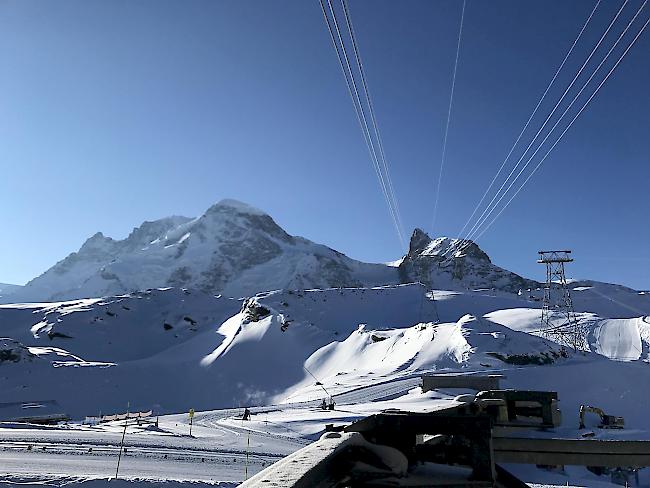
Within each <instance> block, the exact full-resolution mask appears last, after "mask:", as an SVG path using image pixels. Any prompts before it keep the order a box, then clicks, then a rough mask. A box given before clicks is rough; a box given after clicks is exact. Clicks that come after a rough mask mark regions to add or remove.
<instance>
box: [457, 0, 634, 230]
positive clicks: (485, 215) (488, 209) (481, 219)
mask: <svg viewBox="0 0 650 488" xmlns="http://www.w3.org/2000/svg"><path fill="white" fill-rule="evenodd" d="M628 1H629V0H625V2H624V3H623V5H622V6H621V8H620V9H619V10H618V12H617V13H616V15H615V16H614V19H613V20H612V21H611V22H610V24H609V26H608V27H607V29H606V30H605V33H604V34H603V35H602V36H601V38H600V40H599V41H598V43H597V44H596V46H595V47H594V48H593V49H592V51H591V53H590V54H589V56H588V57H587V59H586V60H585V62H584V63H583V64H582V66H581V67H580V69H579V70H578V73H577V74H576V75H575V76H574V77H573V80H572V81H571V83H570V84H569V86H568V87H567V88H566V89H565V90H564V93H562V96H561V97H560V99H559V100H558V102H557V103H556V104H555V106H554V107H553V110H551V113H550V114H549V115H548V116H547V117H546V119H545V120H544V123H543V124H542V126H541V127H540V128H539V130H538V131H537V133H536V134H535V137H533V139H532V141H531V142H530V144H528V146H527V147H526V150H525V151H524V152H523V154H522V155H521V157H520V158H519V160H518V161H517V164H515V166H514V168H512V170H511V171H510V173H509V174H508V177H507V178H506V179H505V181H504V182H503V184H502V185H501V187H500V188H499V190H498V191H497V193H496V194H495V195H494V197H493V198H492V200H491V201H490V203H489V204H488V206H487V207H486V208H485V210H483V213H482V214H481V216H480V217H479V219H478V220H477V221H476V223H475V224H474V226H473V227H472V229H471V230H470V233H469V234H468V236H467V237H466V239H471V238H473V237H475V234H476V233H477V232H478V230H479V229H480V227H481V226H482V225H483V224H484V223H485V221H486V220H487V219H488V218H489V217H490V215H491V214H492V212H494V209H495V208H496V207H497V206H498V205H499V203H500V202H501V200H503V198H504V197H505V195H506V194H507V193H508V191H509V190H510V188H512V186H513V185H514V184H515V182H516V181H517V179H518V178H519V176H520V175H521V174H522V173H523V171H524V170H525V169H526V168H527V167H528V164H529V163H530V161H531V159H532V158H533V157H534V156H535V155H536V154H537V152H538V151H539V149H540V148H541V146H542V145H543V144H544V142H545V141H546V140H547V139H548V137H549V136H550V134H551V133H552V132H553V130H554V129H555V127H557V125H558V124H559V123H560V121H561V120H562V118H563V117H564V115H565V114H566V113H567V112H568V110H569V109H570V108H571V106H572V105H573V103H575V101H576V100H577V99H578V97H579V96H580V95H581V94H582V92H583V91H584V89H585V88H586V87H587V85H588V84H589V82H590V81H591V80H592V79H593V77H594V75H595V74H596V73H597V71H598V70H599V69H600V67H601V66H602V65H603V63H604V62H605V60H606V59H607V58H608V57H609V55H610V54H611V52H612V50H613V49H614V48H615V47H616V46H617V45H618V42H619V41H620V40H621V38H622V37H623V35H624V34H625V33H626V32H627V31H628V29H629V28H630V25H631V24H632V22H634V20H635V19H636V17H637V16H638V15H639V13H640V12H641V10H642V9H643V7H644V6H645V2H644V4H643V5H642V6H641V8H640V9H639V10H638V11H637V14H636V15H635V16H634V18H633V19H632V21H631V22H630V23H629V24H628V25H627V27H626V28H625V30H624V31H623V33H622V34H621V35H620V36H619V38H618V39H617V40H616V42H615V43H614V46H613V47H612V48H611V49H610V50H609V52H608V53H607V54H606V55H605V57H604V58H603V60H602V61H601V63H600V64H599V65H598V67H597V68H596V69H595V70H594V72H593V73H592V75H591V76H590V77H589V79H588V80H587V82H586V83H585V84H584V85H583V86H582V89H581V90H580V91H579V92H578V94H577V95H576V96H575V97H574V99H573V100H572V101H571V103H570V104H569V106H568V107H567V109H566V110H565V111H564V112H563V113H562V115H560V117H559V119H558V120H557V122H556V123H555V125H554V126H553V127H552V128H551V130H550V131H549V132H548V134H547V135H546V137H545V138H544V139H543V140H542V142H541V143H540V144H539V146H537V150H536V151H535V152H534V153H533V156H531V158H530V159H529V160H528V161H527V162H526V163H525V164H524V166H523V167H522V168H521V170H520V171H519V173H517V176H515V178H514V179H513V180H512V182H511V183H510V184H509V186H508V188H506V189H505V191H503V192H502V191H501V190H503V187H504V186H505V185H506V184H508V181H509V180H510V178H511V177H512V175H513V174H514V173H515V171H517V169H518V168H519V165H520V164H521V162H522V161H523V160H524V158H525V157H526V154H528V151H529V150H530V148H531V147H532V146H533V144H534V143H535V141H536V140H537V138H538V137H539V135H540V134H541V133H542V131H543V130H544V128H545V127H546V124H548V122H549V120H551V118H552V117H553V115H554V114H555V112H556V110H557V109H558V107H559V106H560V104H561V103H562V101H563V100H564V98H565V97H566V95H567V93H568V92H569V90H570V89H571V88H572V87H573V85H574V84H575V82H576V81H577V80H578V78H579V77H580V75H581V74H582V72H583V71H584V69H585V67H586V66H587V64H588V63H589V61H591V58H592V57H593V55H594V54H595V52H596V50H597V49H598V48H599V47H600V45H601V44H602V42H603V40H604V39H605V37H606V36H607V34H608V33H609V31H610V30H611V28H612V26H613V25H614V23H615V22H616V20H618V17H619V16H620V14H621V12H622V11H623V8H624V7H625V6H626V5H627V3H628ZM497 197H499V198H498V200H497V201H496V202H495V200H496V199H497Z"/></svg>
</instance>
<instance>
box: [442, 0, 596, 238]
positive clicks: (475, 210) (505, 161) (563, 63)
mask: <svg viewBox="0 0 650 488" xmlns="http://www.w3.org/2000/svg"><path fill="white" fill-rule="evenodd" d="M600 2H601V0H598V1H597V2H596V4H595V5H594V8H593V9H592V10H591V13H590V14H589V17H587V20H586V21H585V23H584V24H583V26H582V29H580V32H579V33H578V36H577V37H576V38H575V40H574V41H573V44H571V47H570V48H569V51H568V52H567V53H566V55H565V56H564V59H563V60H562V62H561V63H560V66H559V67H558V68H557V70H556V71H555V74H554V75H553V78H551V81H550V82H549V84H548V85H547V86H546V89H545V90H544V93H542V96H541V97H540V99H539V101H538V102H537V105H535V108H534V109H533V112H532V113H531V114H530V117H528V120H527V121H526V123H525V124H524V127H523V129H521V132H519V135H518V136H517V139H516V140H515V142H514V144H513V145H512V147H511V148H510V151H508V154H507V155H506V157H505V159H504V160H503V162H502V163H501V165H500V166H499V169H498V170H497V172H496V174H495V175H494V177H493V178H492V181H491V182H490V184H489V185H488V187H487V189H486V190H485V193H483V196H482V197H481V199H480V200H479V202H478V203H477V204H476V206H475V207H474V210H473V211H472V214H471V215H470V216H469V218H468V219H467V221H466V222H465V224H464V225H463V227H462V228H461V229H460V232H459V233H458V236H459V237H460V236H462V235H463V232H465V229H466V228H467V226H468V225H469V223H470V222H471V221H472V219H473V218H474V215H476V212H477V211H478V209H479V208H481V205H482V204H483V202H484V201H485V198H486V197H487V195H488V193H489V192H490V190H491V189H492V187H493V186H494V183H495V182H496V180H497V179H498V178H499V175H500V174H501V172H502V171H503V168H504V167H505V166H506V164H507V162H508V161H509V160H510V156H512V153H513V152H514V150H515V148H516V147H517V144H519V141H520V140H521V138H522V136H523V135H524V132H526V129H528V126H529V125H530V123H531V121H532V120H533V117H534V116H535V114H536V113H537V110H539V107H540V106H541V104H542V102H543V101H544V99H545V98H546V95H547V94H548V92H549V90H550V89H551V86H553V83H555V80H556V79H557V77H558V75H559V74H560V71H561V70H562V68H563V67H564V65H565V64H566V62H567V60H568V59H569V56H571V53H572V52H573V50H574V49H575V47H576V44H578V41H579V40H580V38H581V37H582V34H583V32H584V31H585V29H586V28H587V25H589V22H591V18H592V17H593V16H594V13H595V12H596V9H597V8H598V6H599V5H600ZM456 247H458V246H452V248H454V249H455V248H456Z"/></svg>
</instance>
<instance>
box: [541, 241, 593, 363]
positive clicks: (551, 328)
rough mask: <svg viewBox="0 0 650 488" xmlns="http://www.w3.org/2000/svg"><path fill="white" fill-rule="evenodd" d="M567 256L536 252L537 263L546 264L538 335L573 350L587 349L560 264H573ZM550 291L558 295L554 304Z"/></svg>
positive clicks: (562, 267)
mask: <svg viewBox="0 0 650 488" xmlns="http://www.w3.org/2000/svg"><path fill="white" fill-rule="evenodd" d="M570 254H571V251H539V259H538V260H537V262H538V263H541V264H545V265H546V284H545V286H544V304H543V306H542V327H541V330H540V332H541V334H542V336H544V337H546V338H547V339H549V340H552V341H554V342H557V343H558V344H561V345H563V346H567V347H570V348H572V349H573V350H574V351H577V350H585V349H586V348H587V333H586V330H585V328H584V327H583V326H582V325H580V324H579V323H578V320H577V318H576V313H575V310H574V309H573V302H572V301H571V293H569V286H568V285H567V281H566V275H565V274H564V264H565V263H570V262H572V261H573V258H571V256H570ZM554 288H555V291H556V294H557V295H558V296H556V297H555V299H556V301H555V302H553V301H552V298H553V297H552V293H551V290H553V289H554Z"/></svg>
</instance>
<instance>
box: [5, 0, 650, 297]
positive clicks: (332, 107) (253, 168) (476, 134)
mask: <svg viewBox="0 0 650 488" xmlns="http://www.w3.org/2000/svg"><path fill="white" fill-rule="evenodd" d="M621 3H622V2H621V1H613V0H603V1H602V5H601V7H599V10H598V11H597V13H596V15H595V17H594V19H593V24H591V26H590V29H589V30H588V31H587V32H586V33H585V38H584V41H585V42H584V43H581V44H580V45H579V46H578V48H577V51H576V57H575V58H573V59H572V60H570V61H569V64H568V66H567V68H568V69H567V71H566V75H565V76H564V77H560V79H559V80H558V81H559V82H560V85H562V86H566V84H568V81H569V79H570V76H572V75H573V73H575V72H576V71H577V68H578V66H579V64H580V62H581V61H582V60H584V58H585V57H586V54H587V52H588V49H590V48H591V46H593V44H594V43H595V41H596V39H597V38H598V37H599V36H600V34H601V33H602V32H603V31H604V29H605V26H606V25H607V23H608V22H609V20H610V19H611V18H612V16H613V14H614V13H615V11H616V9H617V8H618V7H619V6H620V5H621ZM640 3H641V1H640V0H631V1H630V3H629V6H628V7H627V10H626V11H625V12H626V15H625V18H626V19H629V18H630V17H631V15H632V14H633V12H634V11H635V10H636V8H637V7H638V6H639V5H640ZM593 5H594V1H592V0H589V1H587V0H584V1H583V0H573V1H571V2H567V1H565V0H556V1H519V0H507V1H506V0H495V1H490V2H485V1H479V0H468V3H467V11H466V18H465V32H464V36H463V40H462V46H461V52H460V63H459V67H458V78H457V85H456V97H455V102H454V109H453V113H452V119H451V127H450V131H449V142H448V154H447V162H446V167H445V174H444V180H443V184H442V192H441V194H440V207H439V216H438V224H437V229H436V234H444V235H454V234H457V233H458V231H459V230H460V228H461V226H462V224H463V223H464V222H465V220H466V219H467V218H468V217H469V214H470V212H471V210H472V209H473V208H474V205H475V204H476V203H477V201H478V199H479V198H480V196H481V195H482V193H483V191H484V190H485V188H486V186H487V184H488V182H489V180H490V179H491V178H492V176H493V175H494V173H495V172H496V169H497V167H498V165H499V164H500V162H501V161H502V160H503V158H504V157H505V155H506V154H507V152H508V150H509V148H510V147H511V145H512V143H513V142H514V139H515V138H516V136H517V134H518V133H519V131H520V130H521V128H522V126H523V124H524V122H525V121H526V119H527V117H528V116H529V114H530V112H531V111H532V109H533V107H534V105H535V103H536V102H537V100H538V98H539V96H540V95H541V93H542V91H543V90H544V88H545V87H546V85H547V83H548V81H549V80H550V77H551V76H552V74H553V73H554V71H555V69H556V68H557V66H558V65H559V63H560V61H561V59H562V57H563V56H564V54H565V53H566V51H567V50H568V48H569V46H570V44H571V42H572V41H573V39H574V38H575V36H576V35H577V33H578V30H579V29H580V27H581V26H582V23H583V22H584V20H585V19H586V17H587V15H588V13H589V12H590V10H591V9H592V7H593ZM460 9H461V2H460V1H459V0H453V1H451V0H437V1H408V2H397V1H385V0H350V10H351V14H352V18H353V20H354V23H355V28H356V33H357V36H358V41H359V45H360V49H361V53H362V56H363V59H364V62H365V65H366V70H367V75H368V81H369V84H370V89H371V92H372V95H373V97H374V102H375V108H376V112H377V117H378V119H379V123H380V126H381V129H382V132H383V136H384V143H385V148H386V152H387V154H388V157H389V159H390V161H391V167H392V174H393V179H394V183H395V190H396V193H397V196H398V199H399V202H400V205H401V209H402V214H403V217H404V222H405V226H406V227H407V233H410V231H411V230H412V228H413V227H415V226H420V227H423V228H425V229H426V230H429V227H430V222H431V215H432V210H433V201H434V188H435V179H436V175H437V172H438V168H439V164H440V153H441V146H442V135H443V131H444V123H445V118H446V112H447V104H448V96H449V87H450V81H451V71H452V66H453V59H454V54H455V44H456V34H457V29H458V21H459V18H460ZM647 10H648V11H645V12H643V13H642V15H641V18H642V19H643V20H645V19H646V18H647V16H648V15H650V8H648V9H647ZM623 26H624V24H621V25H620V26H619V27H618V30H617V32H619V31H620V30H622V28H623ZM613 39H614V38H611V40H610V41H609V43H610V44H608V45H611V43H612V42H613ZM649 54H650V29H649V30H648V31H647V32H646V33H644V35H643V36H642V37H641V38H640V39H639V41H638V43H637V45H636V46H635V47H634V48H633V49H632V50H631V51H630V53H629V55H628V57H627V58H625V60H624V61H623V62H622V64H621V65H620V67H619V70H618V71H617V72H616V73H614V75H613V76H612V78H611V79H610V80H609V81H608V82H607V84H606V85H605V86H604V87H603V89H602V91H601V92H600V93H599V95H597V97H596V98H595V99H594V101H593V103H592V105H591V106H590V107H589V108H588V109H587V110H586V111H585V112H584V114H583V115H582V117H581V118H580V119H578V121H577V122H576V124H575V125H574V126H573V128H572V129H571V130H570V131H569V132H568V133H567V135H566V136H565V139H564V140H563V141H562V142H561V143H560V144H559V145H558V146H557V148H556V150H555V151H554V153H552V155H551V156H550V157H549V159H548V160H547V161H546V163H545V164H544V166H542V168H541V170H540V171H539V173H538V174H537V175H536V176H535V177H534V179H533V180H531V182H530V185H529V186H528V187H527V189H526V190H525V192H523V193H522V194H520V196H519V197H518V198H517V199H516V200H515V202H513V204H512V205H511V206H510V207H509V208H508V210H507V211H506V212H505V213H504V214H503V215H502V216H501V218H500V219H499V220H498V221H497V223H496V224H495V225H494V226H493V227H492V228H491V229H490V231H489V232H488V233H486V234H485V235H484V236H483V237H482V238H481V239H480V240H479V244H480V246H481V247H482V248H483V249H485V250H486V252H488V254H489V255H490V256H491V257H492V258H493V261H494V262H496V263H497V264H499V265H502V266H504V267H506V268H509V269H512V270H513V271H516V272H519V273H521V274H523V275H525V276H528V277H533V278H538V279H541V278H542V277H543V269H541V267H540V265H537V264H536V263H535V259H536V257H537V256H536V252H537V251H538V250H539V249H541V248H554V247H561V248H571V249H573V250H574V255H575V258H576V262H575V263H574V264H572V265H571V274H572V275H573V276H575V277H582V278H593V279H599V280H605V281H611V282H619V283H623V284H627V285H630V286H634V287H637V288H646V289H647V288H650V256H649V253H648V250H649V249H650V245H649V244H648V243H649V242H650V225H648V220H649V215H650V201H649V194H650V192H649V186H650V164H649V163H650V137H648V135H649V134H650V133H649V121H648V114H650V95H649V93H650V92H649V91H648V86H650V55H649ZM0 66H1V69H0V148H1V149H0V169H1V175H2V176H1V177H0V208H2V210H3V215H4V216H5V217H4V219H3V224H2V233H1V235H0V282H2V281H5V282H14V283H24V282H26V281H27V280H29V279H31V278H32V277H34V276H36V275H37V274H39V273H41V272H43V271H44V270H46V269H47V268H48V267H50V266H51V265H52V264H54V262H56V261H57V260H59V259H62V258H63V257H65V256H66V255H67V254H68V253H70V252H72V251H75V250H77V249H78V248H79V246H80V245H81V244H82V243H83V241H84V240H85V239H86V238H88V237H89V236H90V235H92V234H93V233H95V232H96V231H99V230H101V231H103V232H104V233H105V234H106V235H109V236H112V237H114V238H123V237H125V236H126V235H127V234H128V233H129V232H130V230H131V229H132V228H133V227H135V226H137V225H139V224H140V223H141V222H142V221H144V220H147V219H149V220H152V219H155V218H160V217H163V216H167V215H170V214H181V215H188V216H195V215H198V214H200V213H202V212H203V211H204V210H205V209H206V208H207V207H209V206H210V205H211V204H212V203H214V202H216V201H217V200H220V199H222V198H226V197H231V198H236V199H239V200H243V201H245V202H248V203H250V204H252V205H255V206H258V207H260V208H262V209H264V210H266V211H268V212H269V213H270V214H271V215H272V216H273V217H274V218H275V219H276V220H277V221H278V223H279V224H281V225H282V226H283V227H284V228H285V229H286V230H287V231H288V232H290V233H293V234H299V235H303V236H305V237H308V238H310V239H312V240H315V241H317V242H322V243H326V244H328V245H330V246H331V247H334V248H336V249H338V250H340V251H342V252H345V253H346V254H348V255H349V256H351V257H354V258H357V259H362V260H366V261H387V260H392V259H396V258H397V257H399V256H400V254H401V253H402V249H400V246H399V243H398V241H397V239H396V236H395V233H394V230H393V228H392V227H391V224H390V220H389V216H388V212H387V209H386V206H385V203H384V202H383V200H382V197H381V194H380V192H379V187H378V184H377V180H376V177H375V175H374V174H373V172H372V168H371V165H370V161H369V158H368V155H367V152H366V149H365V146H364V144H363V140H362V137H361V132H360V130H359V127H358V125H357V121H356V119H355V116H354V112H353V110H352V105H351V102H350V99H349V97H348V94H347V92H346V89H345V85H344V82H343V78H342V75H341V72H340V69H339V67H338V64H337V60H336V57H335V55H334V51H333V49H332V46H331V44H330V40H329V37H328V34H327V31H326V29H325V24H324V22H323V18H322V15H321V12H320V8H319V5H318V2H317V1H316V0H296V1H274V2H268V1H249V0H244V1H223V0H220V1H196V0H191V1H186V0H184V1H180V0H178V1H163V0H140V1H138V0H129V1H127V0H113V1H98V0H94V1H88V0H79V1H70V0H61V1H58V2H42V1H30V0H5V1H2V2H0ZM552 93H553V94H554V99H557V98H558V97H559V92H558V91H556V92H552ZM543 108H545V109H546V111H548V109H549V108H550V106H548V107H546V106H544V107H543ZM535 127H538V126H535Z"/></svg>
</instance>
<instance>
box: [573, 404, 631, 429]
mask: <svg viewBox="0 0 650 488" xmlns="http://www.w3.org/2000/svg"><path fill="white" fill-rule="evenodd" d="M586 413H595V414H596V415H598V416H599V417H600V425H599V426H598V428H599V429H623V428H625V419H624V418H623V417H617V416H616V415H607V414H606V413H605V412H604V411H603V409H602V408H598V407H592V406H591V405H580V427H579V428H580V429H584V428H585V414H586Z"/></svg>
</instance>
